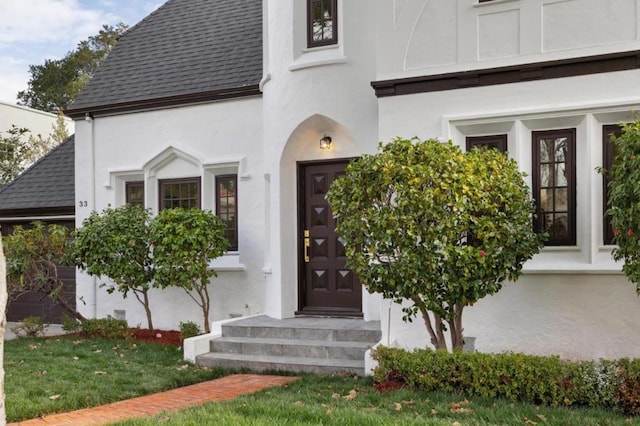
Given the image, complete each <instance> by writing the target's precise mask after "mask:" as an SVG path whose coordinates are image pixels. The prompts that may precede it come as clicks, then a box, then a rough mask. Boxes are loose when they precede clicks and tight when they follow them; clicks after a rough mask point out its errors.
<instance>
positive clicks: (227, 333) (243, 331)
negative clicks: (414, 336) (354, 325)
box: [222, 325, 381, 345]
mask: <svg viewBox="0 0 640 426" xmlns="http://www.w3.org/2000/svg"><path fill="white" fill-rule="evenodd" d="M222 335H223V336H224V337H256V338H266V339H297V340H325V341H335V342H370V343H371V344H372V345H373V344H375V343H377V342H378V341H379V340H380V336H381V333H380V331H374V330H326V329H313V328H287V327H246V326H234V325H224V326H222Z"/></svg>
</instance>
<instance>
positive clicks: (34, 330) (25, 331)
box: [11, 317, 49, 337]
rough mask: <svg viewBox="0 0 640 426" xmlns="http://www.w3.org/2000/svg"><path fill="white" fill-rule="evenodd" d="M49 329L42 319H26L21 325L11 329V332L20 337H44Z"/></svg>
mask: <svg viewBox="0 0 640 426" xmlns="http://www.w3.org/2000/svg"><path fill="white" fill-rule="evenodd" d="M48 327H49V326H48V325H45V324H43V323H42V318H40V317H26V318H24V319H23V320H22V322H21V323H19V324H16V325H14V326H13V327H11V331H13V333H14V334H15V335H16V336H18V337H44V334H45V332H46V331H47V328H48Z"/></svg>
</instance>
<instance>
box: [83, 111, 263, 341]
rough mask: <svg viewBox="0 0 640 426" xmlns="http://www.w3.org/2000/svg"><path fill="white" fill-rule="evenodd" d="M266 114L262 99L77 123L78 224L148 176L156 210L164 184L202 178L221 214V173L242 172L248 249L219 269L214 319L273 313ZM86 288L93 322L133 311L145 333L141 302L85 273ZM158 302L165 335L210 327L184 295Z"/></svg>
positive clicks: (206, 202) (242, 224) (148, 196)
mask: <svg viewBox="0 0 640 426" xmlns="http://www.w3.org/2000/svg"><path fill="white" fill-rule="evenodd" d="M261 114H262V106H261V99H260V98H251V99H241V100H233V101H225V102H219V103H211V104H204V105H197V106H190V107H182V108H173V109H165V110H158V111H150V112H143V113H133V114H126V115H117V116H111V117H100V118H95V119H93V120H91V119H90V120H80V121H78V122H77V137H78V141H79V143H77V144H76V197H77V202H78V205H79V206H80V207H78V208H77V209H76V223H77V225H78V226H80V225H81V223H82V220H83V219H84V218H85V217H87V216H88V215H89V213H90V212H91V211H92V210H96V211H101V210H102V209H104V208H105V207H107V206H108V205H111V206H118V205H121V204H122V203H123V202H124V185H125V182H126V181H127V180H142V179H144V181H145V203H146V206H147V207H149V208H151V209H152V210H153V211H154V212H157V209H158V180H159V179H167V178H185V177H200V178H201V179H202V181H201V182H202V184H201V192H202V206H203V208H206V209H213V208H214V201H213V200H214V199H213V194H214V187H213V180H214V175H215V174H216V173H218V172H221V173H229V172H237V174H238V206H239V211H238V221H239V229H240V232H239V250H238V252H237V253H230V254H227V255H225V256H224V257H223V258H222V259H218V260H216V261H215V262H214V264H213V266H214V268H215V269H216V270H217V271H218V277H217V278H213V280H212V283H211V287H210V293H211V299H212V308H211V317H210V320H211V321H215V320H220V319H225V318H229V316H230V315H248V314H253V313H259V312H264V309H265V308H264V283H263V281H264V278H263V274H262V266H263V264H262V259H263V258H262V254H263V246H262V244H263V241H264V228H263V223H264V222H263V212H264V210H263V205H264V200H263V193H264V191H263V187H264V183H263V174H262V120H261ZM92 170H93V171H94V172H92ZM85 202H86V207H84V206H85ZM77 282H78V286H77V294H78V299H79V301H78V306H79V310H80V311H81V312H82V313H83V314H84V315H87V316H89V317H105V316H107V315H114V310H124V311H126V319H127V321H128V322H129V324H130V325H136V324H141V325H142V326H146V317H145V315H144V311H143V309H142V307H141V305H139V303H138V302H137V301H136V300H135V299H134V297H133V296H130V297H129V298H127V299H123V298H122V297H121V296H120V295H119V294H107V292H106V291H104V289H102V288H100V284H101V283H102V282H103V281H102V280H95V279H93V278H91V277H88V276H87V275H85V274H83V273H79V274H78V277H77ZM150 298H151V309H152V312H153V320H154V325H155V326H156V327H157V328H171V329H176V328H177V327H178V324H179V322H181V321H182V322H184V321H195V322H197V323H198V324H202V314H201V311H200V308H199V307H198V306H197V305H196V304H195V303H194V302H193V301H192V300H191V299H190V298H189V297H188V296H187V295H186V294H185V293H184V291H183V290H180V289H167V290H163V291H160V290H155V291H153V292H152V293H151V296H150ZM84 303H86V304H84Z"/></svg>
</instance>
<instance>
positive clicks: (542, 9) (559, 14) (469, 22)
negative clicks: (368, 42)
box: [376, 0, 640, 80]
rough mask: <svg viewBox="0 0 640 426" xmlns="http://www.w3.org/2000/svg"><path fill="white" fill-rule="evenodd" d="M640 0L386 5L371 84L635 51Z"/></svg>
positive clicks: (417, 0)
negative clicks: (411, 77)
mask: <svg viewBox="0 0 640 426" xmlns="http://www.w3.org/2000/svg"><path fill="white" fill-rule="evenodd" d="M639 14H640V1H639V0H610V1H602V0H493V1H490V2H485V3H478V1H477V0H453V1H452V0H411V1H392V0H385V1H383V2H380V3H379V7H378V15H377V24H378V25H377V29H378V31H377V32H376V34H377V52H378V54H377V79H378V80H385V79H391V78H400V77H410V76H421V75H425V74H439V73H445V72H453V71H466V70H470V69H483V68H491V67H499V66H506V65H513V64H520V63H529V62H540V61H547V60H555V59H562V58H567V57H581V56H589V55H596V54H603V53H611V52H620V51H625V50H634V49H637V48H638V47H637V41H638V38H639V33H638V31H639V27H638V21H639V17H638V15H639Z"/></svg>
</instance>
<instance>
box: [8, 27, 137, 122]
mask: <svg viewBox="0 0 640 426" xmlns="http://www.w3.org/2000/svg"><path fill="white" fill-rule="evenodd" d="M126 29H127V25H125V24H123V23H119V24H118V25H116V26H115V27H113V26H110V25H103V26H102V29H101V30H100V31H99V32H98V34H96V35H93V36H91V37H89V38H88V39H87V40H84V41H81V42H80V43H78V46H77V47H76V49H75V50H72V51H69V52H67V54H66V56H65V57H64V58H62V59H45V61H44V64H42V65H31V66H29V73H30V74H31V78H30V80H29V82H28V85H29V86H28V88H27V90H23V91H20V92H18V96H17V97H18V103H19V104H20V105H25V106H28V107H30V108H35V109H39V110H42V111H49V112H53V113H55V112H56V111H58V110H60V109H66V108H67V106H69V105H70V104H71V103H73V101H74V100H75V99H76V97H77V96H78V93H80V90H82V88H83V87H84V86H85V84H87V82H88V81H89V79H90V78H91V77H92V76H93V74H94V73H95V71H96V69H97V68H98V66H99V65H100V63H101V62H102V61H103V60H104V58H106V57H107V55H108V54H109V52H110V51H111V49H112V48H113V46H114V45H115V44H116V42H117V41H118V37H120V35H121V34H122V33H124V32H125V31H126Z"/></svg>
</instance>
